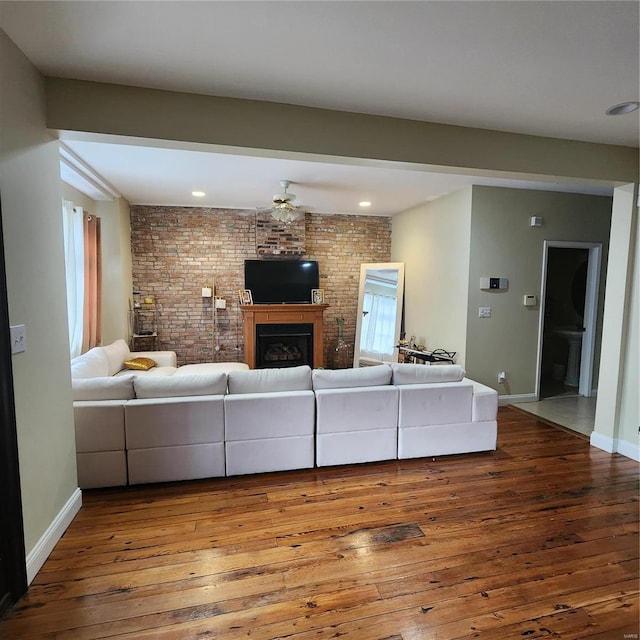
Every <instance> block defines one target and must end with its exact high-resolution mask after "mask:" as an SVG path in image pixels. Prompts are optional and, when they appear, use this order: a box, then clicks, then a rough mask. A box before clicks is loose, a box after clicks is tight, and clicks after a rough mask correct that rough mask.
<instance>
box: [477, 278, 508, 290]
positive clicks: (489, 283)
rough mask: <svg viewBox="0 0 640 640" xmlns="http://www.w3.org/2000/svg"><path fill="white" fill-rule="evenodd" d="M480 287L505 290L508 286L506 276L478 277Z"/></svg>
mask: <svg viewBox="0 0 640 640" xmlns="http://www.w3.org/2000/svg"><path fill="white" fill-rule="evenodd" d="M480 288H481V289H489V290H493V291H506V290H507V289H508V288H509V279H508V278H493V277H488V278H486V277H485V278H480Z"/></svg>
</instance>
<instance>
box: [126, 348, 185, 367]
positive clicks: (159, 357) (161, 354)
mask: <svg viewBox="0 0 640 640" xmlns="http://www.w3.org/2000/svg"><path fill="white" fill-rule="evenodd" d="M130 357H131V358H151V359H152V360H155V361H156V362H157V363H158V366H159V367H177V366H178V364H177V362H178V358H177V357H176V352H175V351H132V352H131V356H130Z"/></svg>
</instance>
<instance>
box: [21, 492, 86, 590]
mask: <svg viewBox="0 0 640 640" xmlns="http://www.w3.org/2000/svg"><path fill="white" fill-rule="evenodd" d="M80 507H82V491H80V489H76V490H75V491H74V492H73V493H72V494H71V497H70V498H69V499H68V500H67V503H66V504H65V505H64V506H63V507H62V509H60V511H59V513H58V515H57V516H56V517H55V518H54V520H53V522H52V523H51V524H50V525H49V526H48V527H47V530H46V531H45V532H44V534H43V536H42V537H41V538H40V540H38V542H37V543H36V545H35V547H33V549H32V550H31V551H30V552H29V554H28V555H27V561H26V564H27V584H31V582H32V581H33V579H34V578H35V577H36V574H37V573H38V571H40V569H41V568H42V565H43V564H44V563H45V562H46V560H47V558H48V557H49V554H50V553H51V552H52V551H53V548H54V547H55V546H56V544H57V543H58V540H60V538H62V536H63V534H64V532H65V531H66V530H67V528H68V527H69V525H70V524H71V521H72V520H73V519H74V518H75V517H76V514H77V513H78V511H80Z"/></svg>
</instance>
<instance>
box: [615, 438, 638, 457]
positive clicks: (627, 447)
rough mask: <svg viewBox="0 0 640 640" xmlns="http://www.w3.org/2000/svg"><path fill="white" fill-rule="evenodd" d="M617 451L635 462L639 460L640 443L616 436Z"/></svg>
mask: <svg viewBox="0 0 640 640" xmlns="http://www.w3.org/2000/svg"><path fill="white" fill-rule="evenodd" d="M617 448H618V453H619V454H620V455H622V456H626V457H627V458H631V459H632V460H635V461H636V462H640V445H638V444H633V442H628V441H627V440H620V438H618V447H617Z"/></svg>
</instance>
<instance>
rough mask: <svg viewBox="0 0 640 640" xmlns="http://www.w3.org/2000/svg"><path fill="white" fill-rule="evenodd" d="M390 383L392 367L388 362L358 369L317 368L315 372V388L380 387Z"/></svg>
mask: <svg viewBox="0 0 640 640" xmlns="http://www.w3.org/2000/svg"><path fill="white" fill-rule="evenodd" d="M390 383H391V367H390V366H389V365H388V364H381V365H377V366H375V367H359V368H357V369H337V370H331V369H315V370H314V372H313V388H314V390H315V389H349V388H354V387H380V386H382V385H385V384H390Z"/></svg>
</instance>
